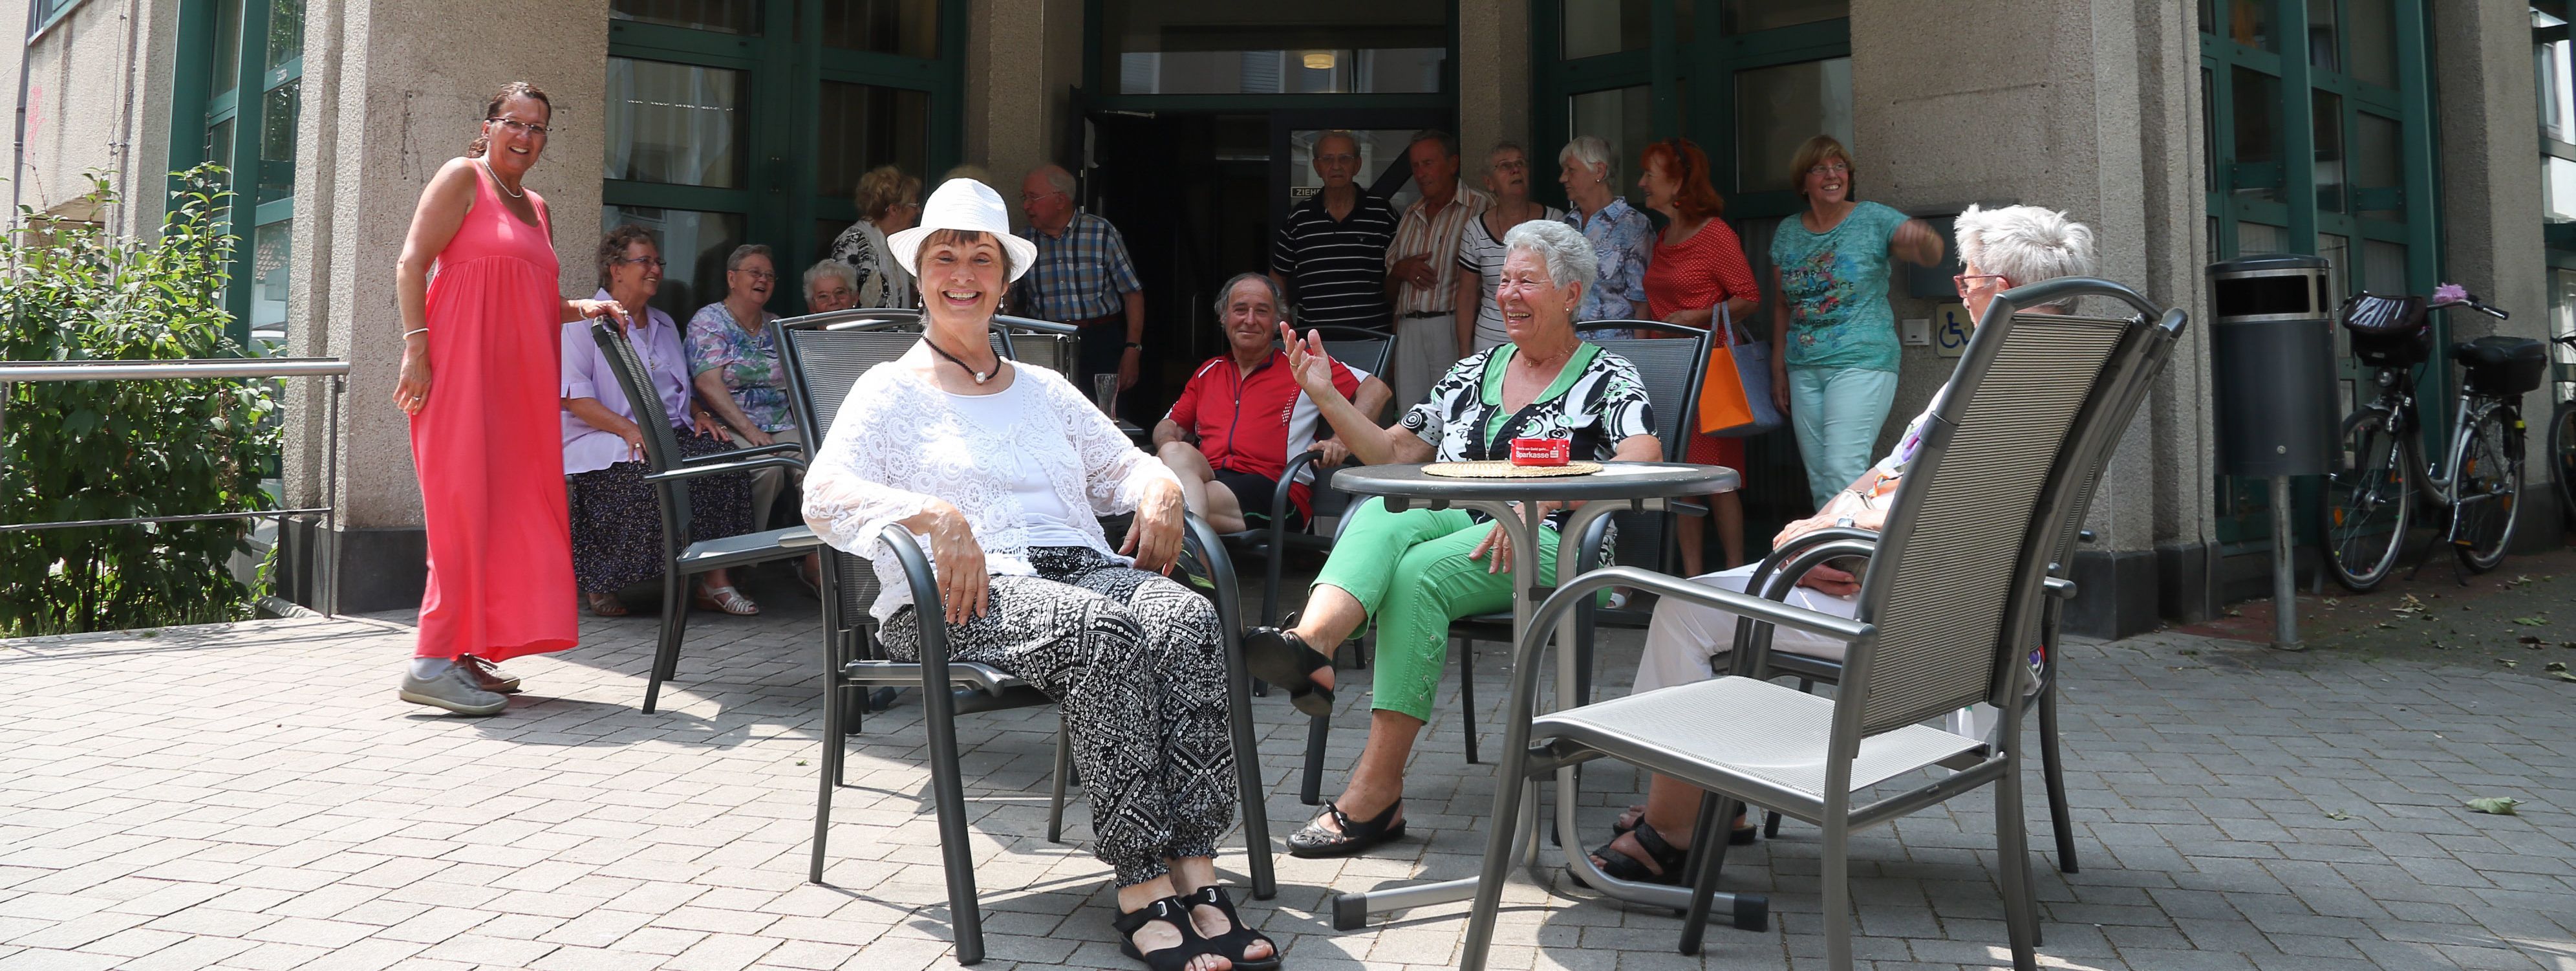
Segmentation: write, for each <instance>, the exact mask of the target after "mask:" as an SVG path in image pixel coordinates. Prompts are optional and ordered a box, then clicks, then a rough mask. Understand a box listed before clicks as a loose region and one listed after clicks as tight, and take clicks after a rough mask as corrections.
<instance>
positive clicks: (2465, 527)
mask: <svg viewBox="0 0 2576 971" xmlns="http://www.w3.org/2000/svg"><path fill="white" fill-rule="evenodd" d="M2520 424H2521V422H2520V421H2517V420H2515V417H2514V412H2513V409H2511V408H2496V409H2494V410H2492V411H2489V412H2487V413H2486V414H2485V415H2483V416H2480V417H2479V418H2478V423H2477V426H2476V427H2475V428H2474V429H2472V430H2471V433H2470V435H2469V447H2468V454H2466V455H2464V456H2461V459H2460V471H2459V478H2458V479H2456V480H2454V481H2455V482H2456V483H2457V485H2458V488H2457V489H2456V490H2455V492H2454V495H2455V496H2456V498H2457V500H2458V504H2457V505H2454V506H2452V507H2451V550H2452V551H2453V552H2456V553H2458V554H2460V563H2461V565H2463V566H2466V567H2468V568H2469V572H2471V573H2485V572H2486V571H2488V570H2492V569H2495V568H2496V564H2497V563H2501V562H2503V561H2504V551H2505V548H2506V547H2508V546H2511V545H2512V544H2513V524H2514V523H2515V522H2517V521H2519V520H2520V519H2521V518H2522V503H2521V502H2520V500H2521V498H2522V462H2521V460H2519V459H2516V458H2514V451H2515V449H2514V448H2513V445H2514V443H2513V442H2512V441H2510V440H2509V439H2508V436H2512V435H2520V434H2522V429H2520V428H2517V427H2515V426H2517V425H2520Z"/></svg>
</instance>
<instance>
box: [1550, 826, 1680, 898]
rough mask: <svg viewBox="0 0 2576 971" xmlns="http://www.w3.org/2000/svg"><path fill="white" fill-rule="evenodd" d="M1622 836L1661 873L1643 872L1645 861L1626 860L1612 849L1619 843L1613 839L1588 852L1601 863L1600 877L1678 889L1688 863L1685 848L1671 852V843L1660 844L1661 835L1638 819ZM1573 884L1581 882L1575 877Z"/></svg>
mask: <svg viewBox="0 0 2576 971" xmlns="http://www.w3.org/2000/svg"><path fill="white" fill-rule="evenodd" d="M1626 835H1629V836H1634V837H1636V838H1637V846H1638V847H1639V848H1642V849H1644V850H1645V851H1646V856H1647V857H1649V858H1650V860H1651V861H1652V863H1653V864H1654V866H1656V867H1659V868H1661V869H1662V870H1663V871H1664V872H1662V873H1656V872H1655V871H1654V870H1651V869H1648V868H1647V863H1648V862H1649V861H1648V860H1640V859H1637V858H1636V857H1633V856H1629V855H1628V854H1627V853H1625V852H1622V851H1620V850H1618V849H1616V848H1615V847H1617V846H1618V845H1619V841H1618V840H1617V839H1616V838H1613V839H1612V840H1611V841H1610V842H1608V843H1605V844H1603V845H1602V847H1601V848H1600V849H1597V850H1593V851H1592V855H1593V856H1594V857H1595V858H1598V859H1599V860H1600V861H1601V863H1600V866H1601V872H1602V873H1604V874H1606V875H1608V876H1609V877H1610V878H1611V879H1614V880H1625V881H1628V882H1629V883H1653V884H1661V885H1664V886H1680V885H1681V882H1682V865H1683V864H1685V863H1688V862H1690V850H1689V849H1688V848H1686V847H1685V848H1681V849H1675V848H1674V847H1673V845H1672V844H1671V843H1667V842H1665V841H1664V834H1662V833H1658V832H1655V827H1654V825H1653V824H1651V823H1648V822H1646V821H1645V820H1642V819H1641V820H1638V821H1637V827H1636V828H1635V829H1631V830H1629V831H1628V832H1627V833H1626ZM1574 880H1575V882H1576V883H1582V882H1583V878H1582V877H1581V876H1579V875H1578V876H1576V877H1575V878H1574Z"/></svg>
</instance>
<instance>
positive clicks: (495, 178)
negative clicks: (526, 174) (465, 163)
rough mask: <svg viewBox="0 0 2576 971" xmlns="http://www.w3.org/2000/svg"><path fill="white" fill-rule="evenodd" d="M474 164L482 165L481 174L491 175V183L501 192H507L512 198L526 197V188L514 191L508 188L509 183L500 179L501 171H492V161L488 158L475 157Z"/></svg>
mask: <svg viewBox="0 0 2576 971" xmlns="http://www.w3.org/2000/svg"><path fill="white" fill-rule="evenodd" d="M474 164H476V165H480V166H482V167H483V174H485V175H488V176H491V177H492V184H493V185H494V186H497V187H499V188H500V190H501V191H502V192H503V193H506V194H508V195H509V197H510V198H513V199H525V198H527V197H528V193H527V190H525V189H520V190H515V191H514V190H512V189H511V188H510V184H509V183H507V182H503V181H501V173H499V172H494V171H492V162H491V160H489V159H479V158H478V159H475V160H474Z"/></svg>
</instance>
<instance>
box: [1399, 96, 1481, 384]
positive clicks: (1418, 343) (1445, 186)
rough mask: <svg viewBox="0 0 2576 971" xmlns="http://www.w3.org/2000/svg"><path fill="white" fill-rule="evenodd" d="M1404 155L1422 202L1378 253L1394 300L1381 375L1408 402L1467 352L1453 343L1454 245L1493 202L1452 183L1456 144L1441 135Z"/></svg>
mask: <svg viewBox="0 0 2576 971" xmlns="http://www.w3.org/2000/svg"><path fill="white" fill-rule="evenodd" d="M1404 157H1405V161H1406V162H1408V163H1409V164H1411V165H1412V166H1413V187H1414V188H1415V189H1417V190H1420V191H1421V193H1422V198H1420V199H1417V200H1415V201H1414V203H1413V206H1412V207H1411V208H1409V209H1406V210H1405V211H1404V218H1403V219H1402V220H1401V221H1400V222H1398V223H1397V224H1396V228H1395V242H1394V243H1393V244H1392V245H1390V246H1388V247H1387V250H1386V273H1387V277H1386V284H1387V289H1388V290H1390V291H1392V292H1393V294H1394V296H1395V360H1393V361H1391V362H1389V363H1388V364H1387V367H1386V370H1387V379H1388V381H1389V383H1391V384H1393V385H1395V393H1396V394H1397V395H1399V396H1401V397H1403V399H1404V400H1405V401H1407V402H1414V401H1420V400H1422V399H1423V398H1426V397H1429V396H1430V394H1431V385H1432V384H1433V383H1435V382H1438V381H1439V380H1440V376H1441V375H1444V374H1447V373H1449V367H1450V365H1453V364H1456V363H1458V358H1459V356H1460V355H1462V354H1467V353H1471V352H1472V351H1473V350H1474V346H1473V342H1472V341H1471V342H1470V343H1467V344H1461V343H1459V342H1458V340H1459V335H1458V328H1457V322H1458V312H1457V307H1458V282H1457V281H1458V240H1459V237H1460V236H1461V235H1463V233H1464V232H1465V230H1466V228H1467V221H1468V220H1470V219H1474V218H1476V217H1477V216H1481V215H1484V213H1485V210H1486V209H1489V208H1492V207H1493V204H1494V197H1492V196H1489V195H1486V194H1484V193H1482V192H1478V191H1476V190H1475V189H1471V188H1468V187H1466V186H1463V185H1460V184H1458V139H1456V138H1454V137H1452V136H1451V135H1450V134H1449V133H1448V132H1444V131H1440V130H1438V129H1432V130H1427V131H1422V132H1417V133H1415V134H1414V136H1413V144H1412V145H1410V146H1407V147H1406V148H1405V150H1404ZM1471 319H1472V318H1471Z"/></svg>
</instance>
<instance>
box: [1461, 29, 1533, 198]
mask: <svg viewBox="0 0 2576 971" xmlns="http://www.w3.org/2000/svg"><path fill="white" fill-rule="evenodd" d="M1529 19H1530V14H1529V0H1459V3H1458V145H1459V151H1460V153H1461V154H1462V155H1463V157H1464V159H1465V162H1464V165H1465V168H1464V171H1465V173H1466V176H1467V178H1468V180H1469V184H1470V185H1473V184H1475V179H1476V178H1477V177H1478V174H1479V173H1481V172H1482V169H1480V168H1479V166H1480V165H1482V164H1483V160H1484V154H1485V147H1486V146H1488V145H1492V144H1493V143H1494V142H1495V141H1497V140H1499V139H1505V138H1508V139H1511V140H1513V141H1516V142H1521V143H1523V144H1527V143H1528V142H1529V137H1530V133H1529V117H1530V104H1529V100H1530V47H1529V45H1530V41H1529ZM1554 150H1555V147H1554V146H1549V147H1540V146H1531V147H1530V152H1531V154H1532V155H1533V156H1539V155H1543V154H1546V153H1550V152H1553V151H1554ZM1538 194H1540V195H1547V194H1550V193H1547V192H1541V193H1538Z"/></svg>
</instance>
